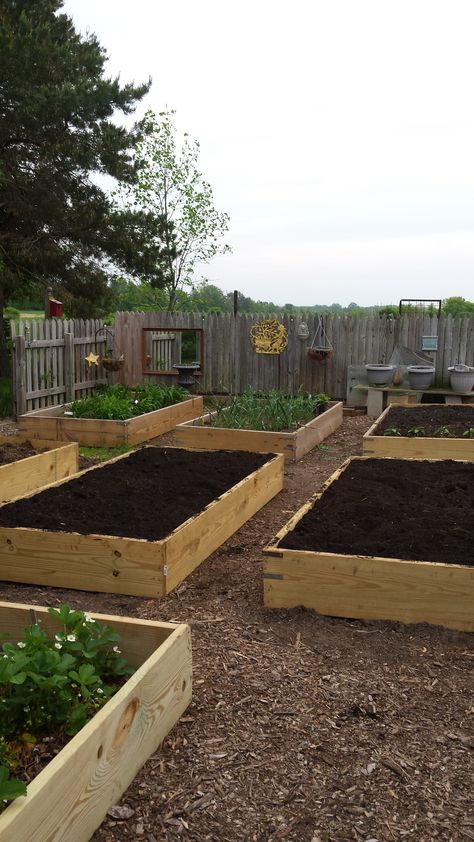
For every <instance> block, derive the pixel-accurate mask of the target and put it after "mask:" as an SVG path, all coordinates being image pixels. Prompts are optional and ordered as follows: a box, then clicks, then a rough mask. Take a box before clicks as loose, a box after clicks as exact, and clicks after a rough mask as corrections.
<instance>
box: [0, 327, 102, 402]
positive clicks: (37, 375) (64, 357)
mask: <svg viewBox="0 0 474 842" xmlns="http://www.w3.org/2000/svg"><path fill="white" fill-rule="evenodd" d="M10 327H11V336H12V348H13V366H12V369H13V394H14V401H15V413H16V415H21V414H23V413H24V412H30V411H31V410H33V409H41V408H42V407H45V406H56V405H58V404H62V403H67V402H69V401H72V400H74V399H75V398H78V397H82V396H83V395H86V394H89V393H90V392H91V391H92V389H93V388H94V386H96V385H97V384H98V383H106V382H107V377H106V374H105V372H104V370H103V369H102V368H100V367H99V366H96V365H91V366H89V363H88V362H87V361H86V359H85V358H86V357H87V356H88V355H89V353H90V352H91V351H92V352H93V353H95V354H99V355H100V354H103V353H104V352H105V349H106V347H108V346H110V342H111V340H110V336H109V334H107V335H105V333H104V332H103V329H104V324H103V322H102V320H99V319H44V320H43V319H30V320H19V321H11V323H10ZM107 330H108V331H109V332H110V328H108V329H107ZM101 331H102V332H101Z"/></svg>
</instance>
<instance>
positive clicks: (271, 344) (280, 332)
mask: <svg viewBox="0 0 474 842" xmlns="http://www.w3.org/2000/svg"><path fill="white" fill-rule="evenodd" d="M250 341H251V343H252V345H253V347H254V348H255V352H256V353H257V354H281V352H282V351H284V350H285V348H286V346H287V345H288V331H287V329H286V327H285V325H282V324H281V323H280V322H277V320H276V319H263V320H262V321H260V322H256V324H254V325H252V327H251V328H250Z"/></svg>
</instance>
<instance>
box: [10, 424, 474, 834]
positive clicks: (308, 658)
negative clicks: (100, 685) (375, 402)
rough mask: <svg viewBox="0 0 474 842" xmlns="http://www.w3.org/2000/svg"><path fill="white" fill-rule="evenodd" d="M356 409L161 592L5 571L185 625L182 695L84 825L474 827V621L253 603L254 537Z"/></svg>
mask: <svg viewBox="0 0 474 842" xmlns="http://www.w3.org/2000/svg"><path fill="white" fill-rule="evenodd" d="M368 426H370V425H369V423H368V419H367V418H366V417H349V418H345V419H344V422H343V426H342V427H341V428H340V429H339V430H338V431H337V432H336V433H335V434H333V435H332V436H331V437H330V438H329V439H327V441H326V442H325V444H324V446H322V447H320V448H316V449H315V450H314V451H313V452H312V453H311V454H308V455H307V456H306V457H304V459H302V460H301V461H299V462H297V463H289V464H288V465H287V468H286V477H285V489H284V491H283V492H281V494H279V495H278V497H276V498H275V499H274V500H273V501H271V502H270V503H269V504H268V505H267V506H266V507H265V508H264V509H263V510H262V511H260V512H259V513H257V515H256V516H255V517H254V518H253V519H252V520H251V521H250V522H249V523H247V524H246V525H245V526H244V527H242V529H240V530H239V532H237V533H236V534H235V535H234V536H232V538H230V539H229V540H228V541H227V543H226V544H225V545H224V546H223V547H222V548H220V549H219V550H218V551H217V552H215V553H214V554H213V555H212V556H211V557H210V558H209V559H208V560H207V561H205V562H204V563H203V564H202V565H201V567H200V568H199V569H198V570H197V571H195V573H194V574H193V575H192V576H190V577H189V578H188V579H187V580H186V581H185V582H183V583H182V584H181V585H180V587H179V588H178V589H177V590H176V591H175V592H174V593H173V594H171V595H170V596H168V597H166V598H164V599H162V600H159V601H157V600H148V599H141V598H135V597H126V596H117V595H107V594H87V593H81V592H78V591H66V590H59V589H47V588H38V587H30V586H22V585H12V584H5V585H3V586H2V587H1V589H0V597H1V598H2V599H9V600H15V601H17V602H37V603H40V604H49V605H56V604H57V603H58V602H61V601H67V602H68V603H69V604H70V605H72V606H74V607H78V608H83V609H84V610H88V611H103V612H107V613H117V614H129V615H132V616H137V617H142V618H147V619H155V618H156V619H162V620H175V621H179V622H188V623H190V624H191V626H192V631H193V659H194V700H193V703H192V705H191V706H190V708H189V709H188V710H187V711H186V713H185V714H184V716H183V717H182V719H181V720H180V722H179V723H178V724H177V726H176V727H175V728H174V729H173V731H172V732H171V734H170V735H169V736H168V738H167V739H166V740H165V742H164V743H163V745H162V746H161V748H160V749H159V751H158V752H157V753H156V754H155V755H154V756H153V757H152V758H151V759H150V760H149V761H148V762H147V763H146V765H145V766H144V767H143V768H142V770H141V771H140V772H139V773H138V775H137V776H136V778H135V780H134V782H133V784H132V785H131V786H130V788H129V789H128V790H127V792H126V793H125V795H124V796H123V798H122V800H121V802H120V804H119V805H116V807H115V808H113V809H112V810H111V811H109V815H108V816H107V818H106V819H105V821H104V822H103V824H102V825H101V827H100V828H99V829H98V830H97V831H96V833H95V834H94V836H93V840H94V842H124V840H127V841H128V840H136V841H137V842H138V841H139V840H144V842H176V841H177V840H183V841H184V842H187V840H189V841H191V840H192V841H193V842H204V840H211V842H247V841H249V842H274V840H275V842H276V841H277V840H289V842H333V840H357V842H382V840H397V842H398V840H405V839H407V840H413V842H430V840H446V842H461V841H462V840H471V839H472V840H474V807H473V805H474V799H473V783H474V774H473V772H474V765H473V748H474V727H473V726H474V681H473V667H474V650H473V647H472V643H473V636H472V635H469V634H463V633H458V632H453V631H448V630H446V629H442V628H438V627H434V626H427V625H423V626H422V625H418V626H402V625H401V624H398V623H391V622H362V621H351V620H344V619H334V618H327V617H321V616H318V615H316V614H315V613H314V612H312V611H305V610H303V609H298V610H292V611H271V610H265V609H264V608H263V606H262V572H261V558H262V556H261V549H262V547H263V546H264V545H265V544H267V543H268V542H269V541H270V539H271V538H273V537H274V535H275V534H276V532H277V531H278V530H279V529H280V528H281V526H282V525H283V524H284V523H285V522H286V521H287V520H288V519H289V518H290V516H291V515H292V514H293V513H294V512H295V511H296V510H297V509H298V508H299V507H300V505H301V504H302V503H303V502H304V501H305V500H307V498H308V497H309V496H310V495H311V494H312V493H313V492H314V491H316V490H317V489H318V488H319V487H320V486H321V485H322V483H323V482H324V481H325V480H326V479H327V478H328V476H329V475H330V474H331V473H332V472H333V471H334V470H335V469H336V468H337V467H338V466H339V465H340V463H341V462H342V461H343V460H344V459H345V458H346V457H347V456H349V455H356V454H359V453H360V452H361V437H362V434H363V432H365V430H366V429H367V428H368ZM156 443H157V444H158V443H159V444H161V443H165V444H170V443H172V436H171V435H170V436H166V437H162V439H161V440H159V441H157V442H156Z"/></svg>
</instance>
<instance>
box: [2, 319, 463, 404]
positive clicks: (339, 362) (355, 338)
mask: <svg viewBox="0 0 474 842" xmlns="http://www.w3.org/2000/svg"><path fill="white" fill-rule="evenodd" d="M262 318H264V317H263V316H258V315H254V316H249V315H245V314H238V315H237V316H236V317H234V316H231V315H217V314H207V315H201V314H198V313H164V312H147V313H117V314H116V322H115V330H114V331H111V329H110V328H107V331H108V333H107V334H106V333H104V325H103V322H102V321H100V320H95V319H86V320H83V319H74V320H72V319H70V320H67V319H65V320H61V319H46V320H41V319H32V320H30V321H19V322H17V321H12V322H11V330H12V340H13V353H14V360H13V362H14V365H13V373H14V396H15V406H16V413H17V414H21V413H23V412H28V411H30V410H32V409H40V408H41V407H44V406H53V405H56V404H61V403H66V402H69V401H70V400H73V399H74V398H75V397H81V396H82V395H84V394H88V393H89V392H90V391H91V390H92V389H93V388H94V386H95V385H97V383H105V382H111V381H112V380H116V379H117V375H110V374H109V375H106V374H105V372H104V370H103V369H102V368H101V367H97V366H95V365H91V366H89V365H88V363H87V362H86V360H85V357H87V356H88V354H89V353H90V352H91V351H92V352H93V353H96V354H99V355H101V354H103V353H104V350H105V348H107V347H109V348H110V346H111V344H112V343H113V346H114V354H115V355H116V356H120V355H121V354H123V355H124V358H125V362H124V367H123V368H122V370H121V371H120V373H119V375H118V377H119V378H120V380H121V381H122V382H124V383H127V384H128V385H135V384H136V383H141V382H143V381H145V382H146V381H152V382H159V383H160V382H161V383H169V382H172V381H173V380H176V375H172V374H169V373H165V372H164V370H163V371H162V372H161V373H160V372H158V373H154V374H150V373H147V370H146V368H147V367H146V360H145V357H146V352H147V348H148V347H150V349H151V351H152V356H153V355H155V356H156V359H157V360H160V367H162V368H163V369H166V368H168V371H169V367H170V365H171V366H172V364H173V362H177V361H179V360H178V359H177V355H178V356H179V350H180V348H181V339H182V335H179V334H176V335H175V339H173V330H179V329H180V330H191V331H194V330H199V331H202V332H203V333H202V354H203V358H202V374H201V375H200V377H199V389H200V391H202V392H207V393H209V392H215V393H238V392H242V391H244V389H246V388H247V387H248V386H253V388H255V389H262V390H267V389H280V390H282V391H285V392H287V391H288V392H295V391H297V390H298V389H299V388H302V389H304V390H305V391H310V392H326V393H327V394H328V395H330V396H331V397H332V398H338V399H345V398H346V394H347V383H348V371H349V367H354V366H360V365H363V364H364V363H366V362H372V363H384V362H388V361H389V360H390V357H391V355H392V353H393V351H394V349H395V348H397V347H399V346H403V347H407V348H410V349H411V350H413V351H416V352H419V351H421V346H422V343H421V340H422V336H437V337H438V351H437V353H436V354H433V362H434V364H435V367H436V383H437V385H439V386H444V385H447V384H448V382H449V376H448V366H450V365H454V364H455V363H458V362H462V363H467V364H468V365H474V316H471V317H467V318H452V317H451V316H447V317H443V316H442V317H441V318H440V319H439V320H438V318H437V317H436V316H428V315H425V316H414V315H409V316H404V317H403V318H400V319H398V318H388V317H379V316H370V317H369V316H354V317H352V316H340V315H328V316H325V318H324V329H325V332H326V334H327V336H328V339H329V340H330V342H331V344H332V345H333V347H334V353H333V355H332V357H331V358H330V359H328V360H326V361H325V362H316V361H314V360H311V359H309V357H308V355H307V353H306V349H307V347H308V345H309V344H310V343H311V338H312V336H313V334H314V332H315V330H316V327H317V321H318V319H317V316H313V315H311V316H304V315H302V314H298V315H288V314H287V315H285V316H282V317H279V316H276V317H275V318H277V319H278V321H280V322H282V323H283V324H284V326H285V327H286V329H287V331H288V345H287V347H286V349H285V350H284V351H283V352H282V353H281V354H278V355H273V354H272V355H267V354H257V353H255V350H254V348H253V346H252V344H251V342H250V328H251V327H252V325H254V324H255V323H256V322H257V321H259V320H260V319H262ZM303 322H304V323H305V324H306V325H307V326H308V329H309V338H308V339H300V338H299V337H298V332H299V329H300V327H301V325H302V323H303ZM144 329H148V330H151V331H153V333H151V334H149V337H150V346H147V344H146V342H145V334H144V333H143V330H144ZM114 334H115V335H114ZM200 336H201V334H200ZM197 344H198V346H199V342H198V343H197Z"/></svg>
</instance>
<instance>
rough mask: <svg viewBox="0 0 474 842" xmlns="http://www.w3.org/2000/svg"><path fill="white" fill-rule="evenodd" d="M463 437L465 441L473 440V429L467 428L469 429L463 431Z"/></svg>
mask: <svg viewBox="0 0 474 842" xmlns="http://www.w3.org/2000/svg"><path fill="white" fill-rule="evenodd" d="M463 436H464V438H466V439H474V427H469V429H467V430H465V431H464V433H463Z"/></svg>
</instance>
